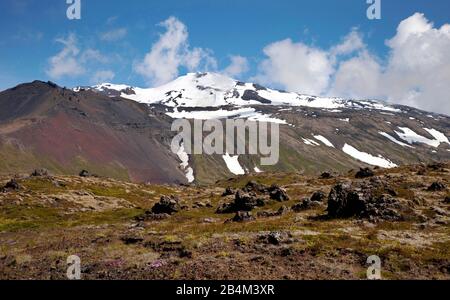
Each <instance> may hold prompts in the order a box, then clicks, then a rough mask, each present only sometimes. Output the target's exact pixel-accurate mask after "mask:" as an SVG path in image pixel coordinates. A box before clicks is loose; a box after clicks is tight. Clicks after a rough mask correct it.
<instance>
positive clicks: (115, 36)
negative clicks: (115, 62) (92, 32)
mask: <svg viewBox="0 0 450 300" xmlns="http://www.w3.org/2000/svg"><path fill="white" fill-rule="evenodd" d="M127 33H128V30H127V29H126V28H116V29H112V30H110V31H107V32H104V33H102V34H101V35H100V39H101V40H102V41H106V42H114V41H118V40H121V39H123V38H124V37H125V36H126V35H127Z"/></svg>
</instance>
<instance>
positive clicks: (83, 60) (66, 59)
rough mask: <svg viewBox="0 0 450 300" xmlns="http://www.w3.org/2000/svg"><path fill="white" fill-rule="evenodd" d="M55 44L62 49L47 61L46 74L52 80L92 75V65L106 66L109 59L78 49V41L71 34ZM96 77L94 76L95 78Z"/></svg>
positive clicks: (99, 54) (93, 51) (98, 52)
mask: <svg viewBox="0 0 450 300" xmlns="http://www.w3.org/2000/svg"><path fill="white" fill-rule="evenodd" d="M56 43H58V44H61V45H62V46H63V47H62V49H61V50H60V51H59V52H58V53H57V54H55V55H54V56H52V57H50V58H49V59H48V65H47V69H46V70H45V72H46V74H47V75H48V76H49V77H50V78H52V79H61V78H62V77H78V76H80V75H83V74H86V73H93V72H94V71H93V70H92V66H93V65H94V64H107V63H109V59H108V58H107V57H106V56H105V55H103V54H102V53H101V52H100V51H99V50H97V49H92V48H86V49H84V50H81V49H80V46H79V45H78V39H77V37H76V35H75V34H73V33H71V34H69V35H68V36H67V37H66V38H58V39H56ZM96 76H97V75H96V74H94V77H93V78H95V77H96Z"/></svg>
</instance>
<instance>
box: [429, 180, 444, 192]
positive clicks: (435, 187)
mask: <svg viewBox="0 0 450 300" xmlns="http://www.w3.org/2000/svg"><path fill="white" fill-rule="evenodd" d="M445 189H447V187H446V186H445V184H443V183H442V182H433V183H432V184H431V185H430V186H429V187H428V189H427V190H428V191H429V192H439V191H444V190H445Z"/></svg>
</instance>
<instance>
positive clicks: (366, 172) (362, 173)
mask: <svg viewBox="0 0 450 300" xmlns="http://www.w3.org/2000/svg"><path fill="white" fill-rule="evenodd" d="M372 176H375V173H374V172H373V171H372V170H371V169H369V168H360V169H359V171H358V172H357V173H356V175H355V178H367V177H372Z"/></svg>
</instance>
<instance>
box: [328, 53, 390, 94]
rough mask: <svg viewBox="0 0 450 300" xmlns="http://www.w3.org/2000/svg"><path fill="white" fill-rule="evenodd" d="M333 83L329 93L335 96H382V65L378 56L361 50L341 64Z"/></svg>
mask: <svg viewBox="0 0 450 300" xmlns="http://www.w3.org/2000/svg"><path fill="white" fill-rule="evenodd" d="M331 85H332V86H331V90H330V92H329V94H330V95H334V96H340V97H346V98H364V99H366V98H378V97H382V93H381V91H380V85H381V66H380V64H379V63H378V61H377V59H376V57H374V56H373V55H371V54H370V53H369V52H368V51H361V52H360V53H358V54H357V55H356V56H355V57H352V58H350V59H348V60H346V61H343V62H342V63H341V64H340V65H339V68H338V69H337V71H336V73H335V74H334V80H333V82H332V83H331Z"/></svg>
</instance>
